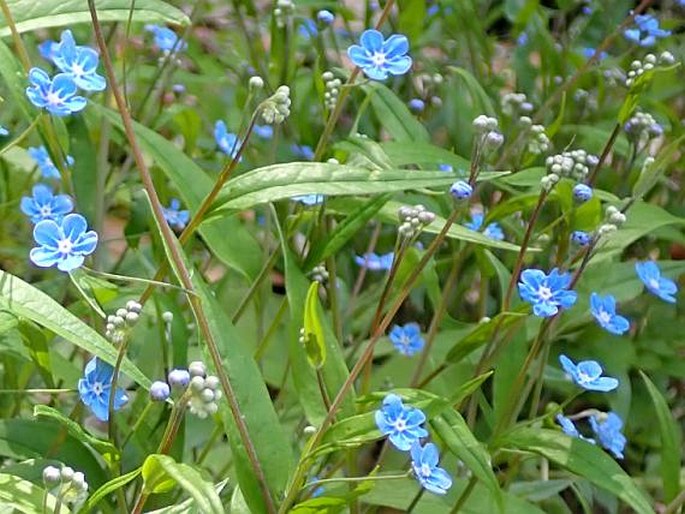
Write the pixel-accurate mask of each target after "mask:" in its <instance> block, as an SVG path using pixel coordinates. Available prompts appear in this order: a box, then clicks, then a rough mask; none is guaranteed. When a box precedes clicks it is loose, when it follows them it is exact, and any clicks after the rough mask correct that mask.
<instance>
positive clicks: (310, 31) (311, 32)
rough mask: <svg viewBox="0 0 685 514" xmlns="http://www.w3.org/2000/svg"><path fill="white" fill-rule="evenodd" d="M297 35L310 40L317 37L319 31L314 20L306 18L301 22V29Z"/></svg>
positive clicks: (298, 28) (298, 29) (299, 28)
mask: <svg viewBox="0 0 685 514" xmlns="http://www.w3.org/2000/svg"><path fill="white" fill-rule="evenodd" d="M297 33H298V34H299V35H300V36H302V37H303V38H304V39H307V40H308V39H310V38H312V37H314V36H316V35H317V34H318V33H319V30H318V29H317V28H316V23H314V21H313V20H310V19H309V18H305V19H303V20H302V21H301V22H300V25H299V27H297Z"/></svg>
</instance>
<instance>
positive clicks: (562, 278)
mask: <svg viewBox="0 0 685 514" xmlns="http://www.w3.org/2000/svg"><path fill="white" fill-rule="evenodd" d="M570 283H571V274H570V273H559V270H558V269H557V268H554V269H553V270H552V271H551V272H550V274H549V275H545V272H544V271H542V270H539V269H527V270H524V271H523V273H521V281H520V282H519V294H520V295H521V298H522V299H523V300H525V301H526V302H528V303H530V304H532V305H533V313H534V314H535V315H536V316H540V317H542V318H547V317H550V316H554V315H556V314H557V313H558V312H559V309H560V308H561V309H568V308H569V307H572V306H573V304H574V303H576V299H577V296H578V295H577V294H576V292H575V291H571V290H569V289H568V286H569V284H570Z"/></svg>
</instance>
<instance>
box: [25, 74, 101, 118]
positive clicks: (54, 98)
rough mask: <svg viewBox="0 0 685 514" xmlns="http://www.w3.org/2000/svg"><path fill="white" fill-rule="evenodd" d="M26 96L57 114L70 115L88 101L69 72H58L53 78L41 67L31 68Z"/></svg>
mask: <svg viewBox="0 0 685 514" xmlns="http://www.w3.org/2000/svg"><path fill="white" fill-rule="evenodd" d="M29 82H30V83H31V85H30V86H29V87H27V88H26V96H27V97H28V99H29V100H30V101H31V103H32V104H33V105H35V106H36V107H39V108H41V109H46V110H47V111H48V112H50V113H52V114H54V115H55V116H68V115H69V114H72V113H75V112H79V111H82V110H83V109H84V108H85V107H86V104H87V103H88V102H87V101H86V99H85V98H83V97H82V96H78V95H77V94H76V92H77V91H78V88H77V87H76V82H74V78H73V77H72V76H71V75H70V74H69V73H58V74H57V75H55V76H54V77H53V78H52V79H51V78H50V76H49V75H48V74H47V73H45V72H44V71H43V70H41V69H40V68H31V71H29Z"/></svg>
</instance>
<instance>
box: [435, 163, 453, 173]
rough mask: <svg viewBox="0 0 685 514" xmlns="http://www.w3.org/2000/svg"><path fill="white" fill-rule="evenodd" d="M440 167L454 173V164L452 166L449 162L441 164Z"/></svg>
mask: <svg viewBox="0 0 685 514" xmlns="http://www.w3.org/2000/svg"><path fill="white" fill-rule="evenodd" d="M438 169H439V170H440V171H446V172H449V173H452V172H453V171H454V168H453V167H452V166H450V165H449V164H440V165H439V166H438Z"/></svg>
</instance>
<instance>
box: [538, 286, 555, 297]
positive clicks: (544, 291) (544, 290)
mask: <svg viewBox="0 0 685 514" xmlns="http://www.w3.org/2000/svg"><path fill="white" fill-rule="evenodd" d="M538 296H539V297H540V300H543V301H547V300H549V299H550V298H552V290H551V289H550V288H549V287H545V286H540V289H538Z"/></svg>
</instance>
